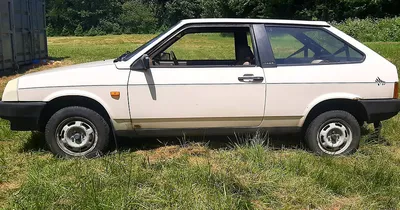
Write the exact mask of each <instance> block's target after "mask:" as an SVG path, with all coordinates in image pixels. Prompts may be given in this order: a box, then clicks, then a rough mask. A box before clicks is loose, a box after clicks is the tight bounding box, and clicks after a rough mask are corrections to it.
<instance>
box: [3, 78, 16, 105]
mask: <svg viewBox="0 0 400 210" xmlns="http://www.w3.org/2000/svg"><path fill="white" fill-rule="evenodd" d="M1 100H2V101H18V79H13V80H11V81H9V82H8V83H7V86H6V88H5V89H4V92H3V97H2V99H1Z"/></svg>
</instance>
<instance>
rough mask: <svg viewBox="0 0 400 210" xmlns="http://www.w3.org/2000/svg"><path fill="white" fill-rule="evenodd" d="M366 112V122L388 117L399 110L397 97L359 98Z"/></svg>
mask: <svg viewBox="0 0 400 210" xmlns="http://www.w3.org/2000/svg"><path fill="white" fill-rule="evenodd" d="M360 102H361V104H362V105H363V106H364V108H365V111H366V113H367V122H368V123H374V122H379V121H383V120H387V119H390V118H392V117H394V116H396V115H397V114H398V113H399V111H400V100H399V99H371V100H360Z"/></svg>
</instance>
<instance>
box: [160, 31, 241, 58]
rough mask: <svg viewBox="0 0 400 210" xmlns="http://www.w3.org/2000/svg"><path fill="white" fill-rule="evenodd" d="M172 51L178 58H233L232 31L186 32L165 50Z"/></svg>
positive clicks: (233, 40)
mask: <svg viewBox="0 0 400 210" xmlns="http://www.w3.org/2000/svg"><path fill="white" fill-rule="evenodd" d="M171 51H173V52H174V53H175V55H176V57H177V58H178V59H179V60H235V39H234V35H233V33H193V34H186V35H185V36H183V37H182V38H181V39H179V40H178V41H177V42H175V43H174V44H173V45H171V46H170V47H169V48H168V49H167V50H165V52H167V53H168V52H171Z"/></svg>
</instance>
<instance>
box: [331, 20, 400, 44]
mask: <svg viewBox="0 0 400 210" xmlns="http://www.w3.org/2000/svg"><path fill="white" fill-rule="evenodd" d="M332 24H333V25H334V26H335V27H337V28H339V29H340V30H342V31H343V32H345V33H346V34H348V35H350V36H352V37H354V38H356V39H357V40H359V41H362V42H378V41H382V42H398V41H400V17H396V18H384V19H371V18H366V19H363V20H361V19H347V20H345V21H343V22H341V23H335V22H334V23H332Z"/></svg>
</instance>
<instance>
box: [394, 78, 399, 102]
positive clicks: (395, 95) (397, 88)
mask: <svg viewBox="0 0 400 210" xmlns="http://www.w3.org/2000/svg"><path fill="white" fill-rule="evenodd" d="M393 98H399V83H398V82H395V83H394V90H393Z"/></svg>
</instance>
